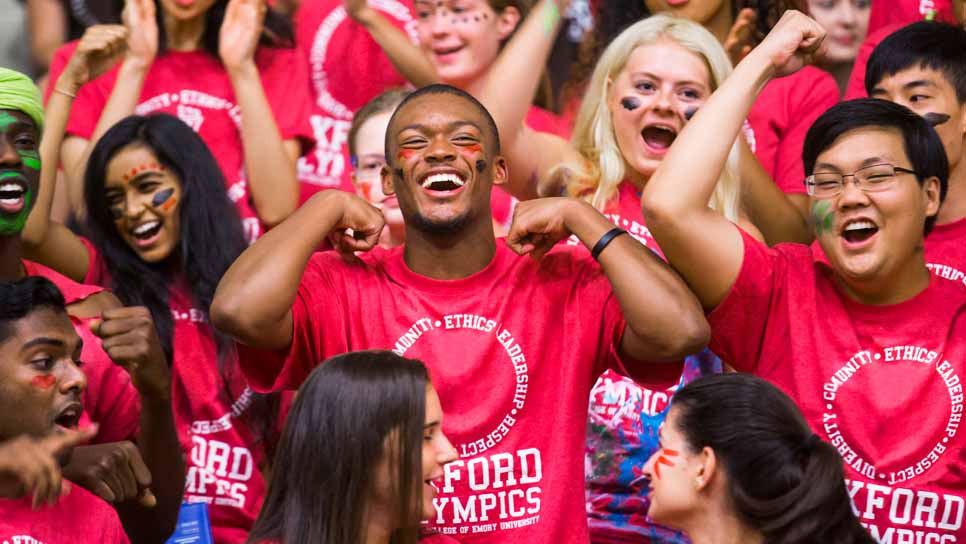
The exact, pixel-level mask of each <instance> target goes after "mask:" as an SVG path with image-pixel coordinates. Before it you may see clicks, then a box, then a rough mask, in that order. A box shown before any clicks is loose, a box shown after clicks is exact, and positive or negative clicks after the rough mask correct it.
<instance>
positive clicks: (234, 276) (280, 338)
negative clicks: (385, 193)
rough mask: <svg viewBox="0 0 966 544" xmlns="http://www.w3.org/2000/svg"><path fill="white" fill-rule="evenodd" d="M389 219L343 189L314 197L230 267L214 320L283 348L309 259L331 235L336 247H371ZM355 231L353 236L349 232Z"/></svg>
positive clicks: (242, 338)
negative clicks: (332, 234)
mask: <svg viewBox="0 0 966 544" xmlns="http://www.w3.org/2000/svg"><path fill="white" fill-rule="evenodd" d="M384 224H385V221H384V219H383V217H382V213H381V212H380V211H379V210H377V209H376V208H374V207H372V206H371V205H370V204H369V203H367V202H366V201H364V200H362V199H360V198H359V197H357V196H355V195H351V194H349V193H344V192H342V191H322V192H321V193H318V194H316V195H314V196H313V197H312V198H311V199H309V200H308V202H306V203H305V204H304V205H303V206H301V207H300V208H299V209H298V210H296V212H295V213H293V214H292V215H291V217H289V218H288V219H287V220H285V221H283V222H282V223H281V224H280V225H278V226H277V227H275V228H274V229H272V230H270V231H268V232H267V233H266V234H265V236H262V237H261V238H259V239H258V241H257V242H255V243H254V244H253V245H252V246H251V247H249V248H248V249H246V250H245V251H244V252H243V253H242V254H241V256H239V257H238V259H237V260H236V261H235V262H234V263H233V264H232V265H231V268H229V269H228V271H227V272H226V273H225V275H224V276H223V277H222V279H221V282H220V283H219V284H218V290H217V291H216V292H215V299H214V300H213V301H212V303H211V322H212V323H213V324H214V325H215V327H217V328H218V329H219V330H222V331H224V332H226V333H228V334H230V335H231V336H232V337H234V338H235V339H236V340H238V341H239V342H241V343H243V344H246V345H250V346H254V347H257V348H265V349H284V348H286V347H288V346H289V345H290V344H291V342H292V327H293V321H292V303H293V302H294V301H295V295H296V293H297V292H298V288H299V282H300V281H301V279H302V272H303V271H304V270H305V265H306V264H307V263H308V262H309V257H311V256H312V254H313V253H314V252H315V251H316V249H317V248H318V247H319V245H320V244H321V243H322V242H323V241H324V240H325V239H326V237H327V236H329V234H330V233H335V231H341V232H340V233H339V234H338V238H337V240H336V244H337V247H339V248H341V249H343V250H344V251H350V252H351V251H368V250H369V249H371V248H372V247H373V246H374V245H375V244H376V243H377V242H378V240H379V234H380V233H381V232H382V227H383V225H384ZM345 229H352V230H353V231H354V232H355V235H356V236H355V238H353V237H350V236H348V235H346V234H345V232H344V231H345Z"/></svg>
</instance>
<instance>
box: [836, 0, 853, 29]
mask: <svg viewBox="0 0 966 544" xmlns="http://www.w3.org/2000/svg"><path fill="white" fill-rule="evenodd" d="M856 11H857V10H856V7H855V6H854V5H853V4H852V0H843V1H841V2H839V5H838V8H837V9H836V15H837V16H838V17H836V20H837V21H838V23H839V24H840V25H842V26H844V27H847V28H851V27H853V26H855V23H856V22H857V20H858V14H857V13H856Z"/></svg>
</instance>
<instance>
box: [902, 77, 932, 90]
mask: <svg viewBox="0 0 966 544" xmlns="http://www.w3.org/2000/svg"><path fill="white" fill-rule="evenodd" d="M935 86H936V84H935V83H934V82H932V81H930V80H928V79H917V80H915V81H910V82H909V83H906V84H904V85H903V86H902V88H903V90H909V89H912V88H915V87H935Z"/></svg>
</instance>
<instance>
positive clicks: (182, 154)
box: [25, 114, 278, 543]
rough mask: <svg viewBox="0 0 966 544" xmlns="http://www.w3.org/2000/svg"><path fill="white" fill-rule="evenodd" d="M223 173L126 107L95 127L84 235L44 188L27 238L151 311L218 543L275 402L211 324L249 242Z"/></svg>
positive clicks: (47, 259)
mask: <svg viewBox="0 0 966 544" xmlns="http://www.w3.org/2000/svg"><path fill="white" fill-rule="evenodd" d="M222 180H223V178H222V176H221V171H220V169H219V168H218V165H217V163H216V162H215V158H214V157H213V156H212V155H211V152H210V151H208V148H207V147H206V146H205V144H204V142H203V141H202V140H201V138H200V137H199V136H198V135H197V134H196V133H195V132H194V131H193V130H191V128H189V127H188V126H187V125H186V124H184V123H183V122H181V121H179V120H178V119H176V118H175V117H173V116H170V115H167V114H155V115H151V116H147V117H141V116H131V117H128V118H126V119H124V120H122V121H121V122H120V123H118V124H117V125H115V126H114V127H112V128H111V129H110V130H108V131H107V132H106V133H105V134H104V136H103V137H102V138H101V139H100V140H99V141H98V142H97V145H95V146H94V150H93V152H92V153H91V156H90V160H89V161H88V168H87V172H86V173H85V176H84V197H85V202H86V204H87V209H88V210H89V214H88V218H87V229H88V236H89V240H86V239H84V238H81V237H79V236H77V235H75V234H73V233H72V232H71V231H70V230H68V229H67V228H65V227H64V226H63V225H60V224H58V223H55V222H50V221H49V220H48V216H49V202H50V199H49V197H46V198H44V197H41V200H42V203H39V204H38V206H37V208H35V213H37V214H41V215H39V216H38V218H39V220H41V221H42V222H43V224H44V225H43V227H42V228H41V229H39V230H41V231H43V232H41V233H40V235H38V234H37V232H34V233H33V234H34V236H33V237H28V238H27V240H25V242H26V244H27V246H28V254H30V255H32V256H33V257H34V258H35V259H36V260H37V261H39V262H41V263H44V264H46V265H47V266H50V267H51V268H54V269H55V270H58V271H60V272H61V273H63V274H65V275H67V276H68V277H71V278H73V279H75V280H77V281H83V282H84V283H88V284H92V285H101V286H105V287H110V288H111V289H112V290H113V291H114V293H115V294H116V295H117V297H118V298H119V299H121V301H123V302H124V303H125V304H126V305H141V306H146V307H147V308H148V309H149V310H150V312H151V316H152V317H153V319H154V323H155V326H156V328H157V331H158V335H159V337H160V338H161V342H162V346H163V349H164V351H165V354H166V355H167V357H168V361H169V362H170V364H171V373H172V391H171V398H172V402H173V403H174V406H173V409H174V416H175V424H176V426H177V428H178V435H179V438H180V441H181V446H182V449H183V450H184V453H185V456H186V458H187V478H186V483H185V500H186V501H188V502H205V503H208V509H209V515H210V517H211V522H212V528H213V533H214V537H215V541H216V542H218V543H238V542H243V541H244V540H245V538H246V537H247V532H248V529H249V528H250V527H251V524H252V523H253V522H254V519H255V516H256V515H257V513H258V508H259V507H260V504H261V500H262V498H263V496H264V492H265V489H266V484H265V480H264V478H263V477H262V473H261V470H260V469H263V468H265V467H266V466H267V462H268V460H269V459H270V450H271V445H272V444H273V443H274V440H273V433H274V429H275V420H276V415H277V413H278V401H277V398H275V397H263V396H259V395H255V394H254V393H253V392H252V391H251V390H250V389H248V387H247V385H246V382H245V380H244V378H243V377H242V375H241V373H240V372H238V365H237V355H236V353H235V349H234V344H233V343H232V342H230V341H229V340H227V339H226V338H224V337H223V336H222V335H220V334H219V333H218V332H217V331H215V330H214V329H213V328H212V327H211V326H210V325H209V324H208V308H209V306H210V304H211V299H212V297H213V296H214V292H215V288H216V287H217V285H218V281H219V279H220V278H221V276H222V274H223V273H224V271H225V270H226V269H227V268H228V266H229V265H230V264H231V263H232V262H233V261H234V260H235V258H236V257H237V256H238V255H239V254H240V253H241V252H242V250H243V249H244V248H245V247H246V243H245V238H244V235H243V233H242V226H241V222H240V221H239V219H238V214H237V212H236V211H235V209H234V206H232V203H231V202H230V201H229V200H228V197H227V196H226V195H225V191H224V188H223V181H222ZM45 182H47V183H49V182H50V180H47V179H46V178H45ZM52 190H53V187H51V186H42V187H41V189H40V193H41V194H42V195H44V194H45V193H47V192H48V191H52ZM43 204H46V205H47V207H45V206H44V205H43ZM158 477H163V475H159V476H158Z"/></svg>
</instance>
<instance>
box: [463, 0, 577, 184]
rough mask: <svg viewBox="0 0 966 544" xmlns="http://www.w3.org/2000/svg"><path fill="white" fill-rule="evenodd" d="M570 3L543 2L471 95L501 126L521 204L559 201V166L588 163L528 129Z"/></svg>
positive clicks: (561, 143) (555, 139)
mask: <svg viewBox="0 0 966 544" xmlns="http://www.w3.org/2000/svg"><path fill="white" fill-rule="evenodd" d="M568 3H569V2H568V1H567V0H540V1H539V2H538V3H537V4H536V5H535V6H534V7H533V9H532V10H531V11H530V15H529V16H528V17H527V18H526V20H525V21H523V22H522V23H521V24H520V26H519V28H517V31H516V34H514V35H513V38H511V39H510V41H509V43H507V44H506V46H505V47H504V48H503V51H501V52H500V55H499V56H498V57H497V59H496V61H495V62H494V63H493V65H492V66H490V68H489V69H488V70H487V72H486V75H485V76H484V77H483V78H482V79H481V81H479V82H478V83H477V84H476V85H474V88H472V89H469V91H470V92H471V93H472V94H473V96H475V97H476V98H477V99H479V100H480V102H482V103H483V105H484V106H486V109H487V110H489V112H490V115H492V116H493V119H494V120H495V121H496V126H497V128H498V129H499V131H500V140H501V141H500V144H501V146H502V150H503V151H502V152H503V156H505V157H506V158H507V164H508V165H509V166H510V180H509V183H508V184H507V185H506V186H505V187H506V189H507V190H508V191H509V192H510V193H511V194H512V195H513V196H515V197H517V198H519V199H521V200H528V199H531V198H536V197H538V196H555V195H558V194H559V193H560V189H561V187H560V186H558V185H557V184H555V183H554V181H553V180H551V179H550V176H549V175H548V174H549V173H550V171H551V170H552V169H553V168H554V167H556V166H558V165H560V164H573V165H576V166H582V161H583V158H582V157H581V156H580V154H579V153H577V151H576V150H575V149H573V147H571V145H570V143H569V142H567V141H566V140H564V139H563V138H560V137H558V136H554V135H552V134H545V133H541V132H536V131H534V130H531V129H530V128H529V127H527V125H526V124H525V123H524V120H525V119H526V117H527V112H528V111H529V110H530V105H531V104H532V103H533V97H534V95H536V92H537V88H538V86H539V84H540V75H541V73H542V72H543V70H542V68H541V67H542V66H544V65H545V64H546V62H547V56H548V55H549V54H550V48H551V47H552V46H553V42H554V38H555V37H556V35H557V32H558V31H559V29H560V19H561V15H560V14H561V13H562V12H563V11H565V10H566V7H567V4H568Z"/></svg>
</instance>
